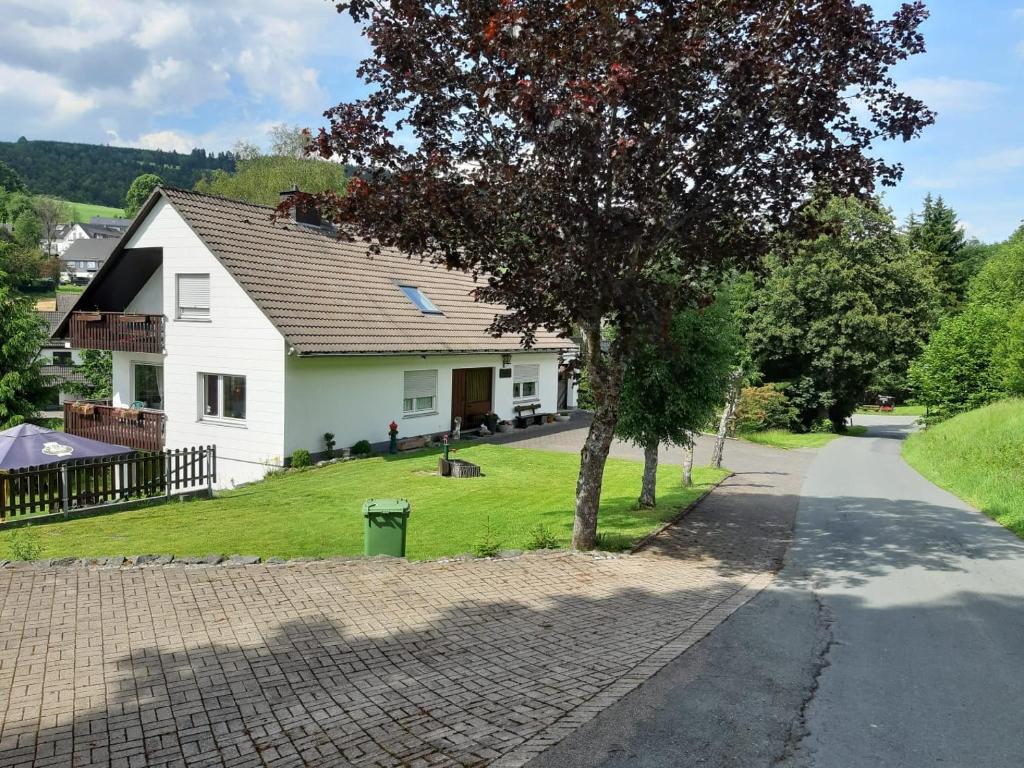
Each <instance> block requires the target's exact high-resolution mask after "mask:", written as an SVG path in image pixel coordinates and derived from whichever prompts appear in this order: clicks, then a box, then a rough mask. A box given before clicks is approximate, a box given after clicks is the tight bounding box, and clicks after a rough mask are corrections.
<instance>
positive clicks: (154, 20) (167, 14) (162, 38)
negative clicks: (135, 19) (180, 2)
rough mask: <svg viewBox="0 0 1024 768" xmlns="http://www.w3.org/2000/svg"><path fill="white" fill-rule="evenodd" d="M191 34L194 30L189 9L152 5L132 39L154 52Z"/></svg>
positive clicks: (141, 46)
mask: <svg viewBox="0 0 1024 768" xmlns="http://www.w3.org/2000/svg"><path fill="white" fill-rule="evenodd" d="M190 34H193V30H192V18H191V16H190V15H189V10H188V8H184V7H167V6H158V5H151V6H149V12H148V13H147V14H146V15H145V16H144V17H143V18H142V20H141V23H140V25H139V28H138V29H137V30H136V32H135V33H134V34H133V35H132V36H131V39H132V42H134V43H135V44H136V45H138V46H139V47H140V48H144V49H147V50H152V49H158V48H163V47H165V46H167V45H169V44H170V43H173V42H174V41H175V40H176V39H179V38H182V37H185V36H186V35H190Z"/></svg>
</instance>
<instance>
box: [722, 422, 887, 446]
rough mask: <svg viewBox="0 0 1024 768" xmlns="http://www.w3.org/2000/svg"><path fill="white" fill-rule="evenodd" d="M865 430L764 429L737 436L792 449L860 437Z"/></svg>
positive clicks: (752, 441)
mask: <svg viewBox="0 0 1024 768" xmlns="http://www.w3.org/2000/svg"><path fill="white" fill-rule="evenodd" d="M865 432H867V428H866V427H850V428H849V429H847V430H846V432H843V433H841V434H836V433H833V432H789V431H788V430H785V429H766V430H765V431H764V432H743V433H741V434H739V435H737V437H739V438H740V439H741V440H747V441H749V442H751V443H758V444H760V445H767V446H770V447H772V448H782V449H784V450H787V451H788V450H793V449H796V448H824V447H825V446H826V445H828V444H829V443H831V442H832V441H833V440H835V439H837V438H840V437H860V436H861V435H863V434H864V433H865Z"/></svg>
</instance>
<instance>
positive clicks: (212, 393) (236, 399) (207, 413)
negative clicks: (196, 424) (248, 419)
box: [199, 373, 245, 421]
mask: <svg viewBox="0 0 1024 768" xmlns="http://www.w3.org/2000/svg"><path fill="white" fill-rule="evenodd" d="M199 389H200V398H201V402H200V407H201V412H200V418H201V419H210V420H219V419H231V420H234V421H244V420H245V376H228V375H225V374H222V373H201V374H199Z"/></svg>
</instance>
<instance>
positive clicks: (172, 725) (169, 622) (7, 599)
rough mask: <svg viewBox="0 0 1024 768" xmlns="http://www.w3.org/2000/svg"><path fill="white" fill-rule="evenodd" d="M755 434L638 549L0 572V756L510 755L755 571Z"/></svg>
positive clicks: (770, 522)
mask: <svg viewBox="0 0 1024 768" xmlns="http://www.w3.org/2000/svg"><path fill="white" fill-rule="evenodd" d="M762 450H763V453H764V460H763V462H762V470H763V472H762V473H759V474H750V473H746V474H739V475H737V476H736V477H734V478H731V479H730V480H729V481H727V482H726V484H725V485H723V487H722V488H721V489H720V490H718V491H716V492H715V493H713V494H712V495H711V496H710V497H709V498H708V499H707V500H706V501H705V503H704V504H702V505H701V506H700V507H699V508H698V509H697V510H696V511H695V512H694V513H692V514H691V515H690V516H688V517H687V518H686V519H685V520H684V521H682V522H681V523H680V524H679V525H677V526H675V527H674V528H672V529H670V530H669V531H666V533H665V534H664V535H663V536H661V537H659V539H658V540H657V541H656V542H655V544H654V545H653V546H652V547H651V548H650V549H649V550H648V551H647V552H645V553H643V554H641V555H634V556H618V557H610V556H591V555H582V554H571V553H549V554H531V555H524V556H521V557H516V558H508V559H497V560H453V561H432V562H422V563H404V562H394V561H365V560H362V561H360V560H350V561H326V562H316V563H303V562H292V563H288V564H284V565H258V566H244V567H223V566H219V567H208V566H160V567H132V568H110V569H104V568H96V567H91V568H57V567H35V566H22V567H18V568H5V569H2V570H0V715H2V722H3V726H2V732H0V765H3V766H25V767H26V768H27V767H28V766H32V767H33V768H41V767H42V766H67V765H75V766H119V767H120V766H124V767H126V768H127V767H130V766H150V767H152V766H169V765H175V766H185V765H187V766H190V768H193V767H195V766H303V765H317V766H319V765H322V766H337V765H355V766H434V765H446V766H447V765H451V766H460V765H461V766H478V765H488V764H494V765H501V766H518V765H522V764H523V763H525V762H526V761H527V760H529V759H530V758H531V757H533V756H535V755H537V754H538V753H540V752H542V751H543V750H544V749H546V748H547V747H549V746H551V745H552V744H555V743H557V742H558V741H559V740H561V739H562V738H564V737H565V736H566V735H568V734H569V733H571V732H572V731H573V730H575V729H576V728H578V727H579V726H580V725H582V724H583V723H585V722H587V721H588V720H590V719H591V718H593V717H594V716H595V715H596V714H597V713H598V712H600V711H601V710H602V709H604V708H605V707H607V706H609V705H610V704H612V703H614V702H615V701H617V700H619V699H620V698H622V697H623V696H624V695H626V694H627V693H629V691H631V690H633V689H634V688H636V687H637V686H638V685H640V684H641V683H642V682H643V681H645V680H647V679H648V678H649V677H650V676H651V675H653V674H654V673H655V672H657V671H658V670H659V669H661V668H662V667H663V666H664V665H665V664H666V663H668V662H669V661H671V660H672V659H673V658H675V657H677V656H678V655H679V654H680V653H682V652H683V651H685V650H686V649H687V648H689V647H690V646H691V645H692V644H694V643H695V642H696V641H698V640H699V639H700V638H701V637H703V636H704V635H706V634H707V633H708V632H709V631H710V630H711V629H713V628H714V627H715V626H716V625H717V624H719V623H720V622H721V621H722V620H724V619H725V618H726V617H727V616H728V615H729V614H731V613H732V612H733V611H734V610H735V609H736V608H737V607H739V606H740V605H742V604H743V603H744V602H745V601H747V600H748V599H749V598H750V597H752V596H753V595H754V594H756V592H757V591H758V590H760V589H761V588H762V587H764V586H765V585H766V584H767V583H768V581H770V579H771V578H772V575H773V572H774V570H775V568H776V567H777V564H778V562H779V560H780V558H781V556H782V553H783V551H784V549H785V546H786V542H787V541H788V536H789V525H790V523H791V514H790V512H789V511H788V510H789V501H788V500H789V491H788V481H784V479H785V478H792V477H796V476H798V475H799V474H800V473H801V472H802V468H803V464H804V458H803V457H801V456H800V455H798V454H781V453H779V452H775V451H771V450H770V449H762ZM776 473H778V474H776ZM780 478H782V479H780Z"/></svg>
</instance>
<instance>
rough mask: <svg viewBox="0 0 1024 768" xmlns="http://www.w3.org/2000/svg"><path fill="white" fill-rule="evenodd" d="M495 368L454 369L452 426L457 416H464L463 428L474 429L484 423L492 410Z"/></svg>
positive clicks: (453, 426)
mask: <svg viewBox="0 0 1024 768" xmlns="http://www.w3.org/2000/svg"><path fill="white" fill-rule="evenodd" d="M493 379H494V369H493V368H456V369H455V370H453V371H452V428H453V429H454V428H455V417H456V416H461V417H462V428H463V429H473V428H475V427H479V426H480V425H481V424H483V421H484V416H486V415H487V414H488V413H490V412H491V386H492V383H493Z"/></svg>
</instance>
